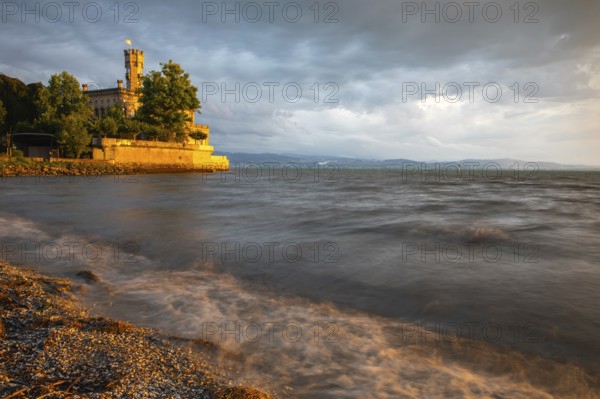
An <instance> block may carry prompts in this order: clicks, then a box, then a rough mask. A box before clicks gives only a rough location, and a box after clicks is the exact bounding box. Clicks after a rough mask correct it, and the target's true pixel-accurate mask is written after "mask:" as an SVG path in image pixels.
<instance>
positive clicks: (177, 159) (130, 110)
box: [82, 49, 229, 170]
mask: <svg viewBox="0 0 600 399" xmlns="http://www.w3.org/2000/svg"><path fill="white" fill-rule="evenodd" d="M124 52H125V79H126V83H127V86H126V87H123V81H122V80H118V81H117V87H116V88H111V89H100V90H89V87H88V85H86V84H84V85H82V88H83V92H84V93H85V94H86V95H87V96H88V98H89V101H90V104H91V105H92V107H93V108H94V112H95V114H96V116H97V117H98V118H102V117H104V116H105V115H106V114H107V112H108V110H109V108H111V107H113V106H114V105H118V106H119V107H120V108H121V109H122V110H123V113H124V114H125V116H126V117H128V118H131V117H133V116H134V115H135V113H136V111H137V110H138V108H139V106H140V94H139V89H140V88H141V86H142V80H143V76H144V52H143V51H142V50H138V49H126V50H124ZM188 112H189V114H188V116H189V117H190V119H191V122H190V125H189V126H188V128H189V131H190V132H191V133H196V132H199V133H204V134H205V135H206V138H205V139H204V140H195V139H193V138H191V137H188V140H187V141H186V142H184V143H164V142H157V141H145V140H124V139H113V138H105V137H102V138H94V139H93V141H92V158H93V159H97V160H105V161H113V162H136V163H144V164H163V165H181V166H184V167H185V166H187V167H192V168H195V169H206V170H229V160H228V159H227V158H226V157H223V156H214V155H212V153H213V151H214V148H213V147H212V146H211V145H210V129H209V127H208V126H206V125H198V124H196V123H195V110H190V111H188Z"/></svg>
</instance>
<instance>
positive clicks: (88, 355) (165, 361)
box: [0, 261, 271, 399]
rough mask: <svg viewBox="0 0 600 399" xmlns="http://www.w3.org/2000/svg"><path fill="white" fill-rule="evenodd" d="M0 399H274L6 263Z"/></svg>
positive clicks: (0, 272)
mask: <svg viewBox="0 0 600 399" xmlns="http://www.w3.org/2000/svg"><path fill="white" fill-rule="evenodd" d="M0 309H1V313H0V397H38V396H40V395H43V396H52V397H68V396H71V395H76V396H78V397H81V398H88V397H97V395H98V394H100V395H108V396H111V397H112V396H113V395H114V396H115V397H121V396H125V397H132V396H133V395H134V394H141V395H142V396H144V397H146V395H144V393H146V394H148V396H149V397H167V396H168V397H175V396H176V397H181V398H190V399H191V398H194V399H195V398H204V397H206V398H219V399H221V398H222V399H225V398H229V399H268V398H270V397H271V396H270V395H268V394H265V393H263V392H260V391H258V390H257V389H254V388H250V387H245V386H242V385H236V384H234V383H233V382H232V381H231V380H230V379H229V378H228V377H227V376H225V375H222V374H221V373H219V372H215V371H214V370H213V368H212V367H211V366H209V365H208V363H207V362H206V361H205V359H203V358H202V356H201V355H199V354H197V353H194V352H192V350H191V349H190V348H185V347H182V346H180V345H177V343H178V339H177V338H176V337H167V336H163V335H161V334H159V333H158V332H157V331H155V330H152V329H148V328H139V327H136V326H134V325H132V324H129V323H125V322H121V321H117V320H111V319H109V318H105V317H102V316H98V315H94V314H91V312H89V311H88V310H87V309H85V308H83V307H82V306H81V305H80V304H79V303H78V301H77V300H76V298H75V296H74V295H73V293H72V285H71V281H70V280H68V279H64V278H55V277H47V276H44V275H42V274H39V273H37V272H33V271H29V270H24V269H22V268H19V267H16V266H12V265H10V264H7V263H5V262H2V261H0Z"/></svg>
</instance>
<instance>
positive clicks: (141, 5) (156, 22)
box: [0, 0, 600, 165]
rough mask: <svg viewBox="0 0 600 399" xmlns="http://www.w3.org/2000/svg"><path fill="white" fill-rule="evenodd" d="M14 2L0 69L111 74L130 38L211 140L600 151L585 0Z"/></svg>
mask: <svg viewBox="0 0 600 399" xmlns="http://www.w3.org/2000/svg"><path fill="white" fill-rule="evenodd" d="M23 4H24V3H22V2H21V1H18V2H14V3H13V2H2V4H1V6H2V9H1V13H2V15H1V18H2V20H1V22H0V29H1V32H2V39H1V41H0V54H2V56H1V57H0V72H2V73H5V74H7V75H10V76H14V77H18V78H20V79H21V80H23V81H25V82H26V83H31V82H36V81H42V82H44V83H46V82H47V81H48V79H49V77H50V75H51V74H52V73H57V72H60V71H62V70H67V71H68V72H70V73H72V74H73V75H75V76H76V77H77V79H78V80H79V81H80V82H81V83H88V84H90V85H91V86H92V87H94V85H96V86H98V87H103V88H106V87H114V86H116V81H117V79H124V73H125V72H124V62H123V49H124V48H126V47H127V45H126V44H125V40H126V39H131V40H132V42H133V47H134V48H139V49H142V50H144V51H145V54H146V65H145V72H147V71H150V70H153V69H154V70H158V69H159V68H160V65H159V63H160V62H166V61H168V60H169V59H172V60H173V61H175V62H177V63H179V64H181V66H182V67H183V68H184V70H186V71H187V72H189V74H190V75H191V79H192V82H193V83H194V85H195V86H197V87H198V88H199V98H200V99H201V100H202V102H203V104H202V115H200V116H199V118H198V122H200V123H204V124H208V125H210V126H211V129H212V130H211V131H212V144H213V145H215V147H216V148H217V150H220V151H233V152H275V153H296V154H315V155H336V156H349V157H362V158H376V159H385V158H410V159H416V160H422V161H431V160H458V159H465V158H519V159H523V160H527V161H554V162H561V163H569V164H594V165H598V164H600V23H599V21H600V2H599V1H597V0H589V1H583V0H576V1H564V0H550V1H548V0H539V1H535V2H528V1H520V2H517V3H515V0H509V1H496V2H489V1H480V2H462V1H458V2H448V1H442V2H432V1H428V2H427V6H424V5H423V4H422V2H421V1H419V2H402V1H387V0H386V1H374V2H367V1H364V0H343V1H342V0H340V1H333V2H329V1H327V0H323V1H318V2H315V1H313V0H310V1H306V2H291V1H290V2H287V1H286V0H278V1H271V2H269V1H257V2H248V1H242V2H234V1H228V0H226V1H225V2H222V1H217V2H201V1H197V2H191V1H190V2H186V1H177V0H176V1H164V0H161V1H157V0H151V1H146V0H144V1H143V2H127V1H121V2H117V3H115V1H114V0H110V1H106V2H105V1H96V2H89V1H85V0H83V1H76V2H63V1H62V0H58V1H56V2H39V3H34V2H26V4H27V6H23ZM117 6H118V7H117ZM117 9H118V12H117ZM436 87H438V89H436ZM284 89H285V90H284ZM224 90H226V91H224ZM300 91H301V93H300ZM425 92H427V93H429V94H427V93H425ZM424 94H425V95H424ZM236 97H237V98H236Z"/></svg>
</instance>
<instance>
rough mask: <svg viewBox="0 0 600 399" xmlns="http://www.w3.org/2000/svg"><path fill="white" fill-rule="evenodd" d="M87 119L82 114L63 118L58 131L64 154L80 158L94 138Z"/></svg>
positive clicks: (59, 142)
mask: <svg viewBox="0 0 600 399" xmlns="http://www.w3.org/2000/svg"><path fill="white" fill-rule="evenodd" d="M86 123H87V120H86V119H82V118H81V115H76V114H73V115H69V116H65V117H63V118H62V120H61V124H60V129H59V131H58V144H60V146H61V148H62V149H63V154H64V155H65V156H66V157H69V158H79V157H81V154H82V153H83V152H84V151H85V150H86V148H87V146H88V145H89V144H90V141H91V140H92V135H91V134H89V133H88V131H87V127H86Z"/></svg>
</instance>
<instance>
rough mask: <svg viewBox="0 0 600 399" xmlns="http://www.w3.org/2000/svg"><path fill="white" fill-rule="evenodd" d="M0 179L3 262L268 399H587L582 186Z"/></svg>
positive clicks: (599, 178) (546, 181)
mask: <svg viewBox="0 0 600 399" xmlns="http://www.w3.org/2000/svg"><path fill="white" fill-rule="evenodd" d="M262 169H263V170H262V172H263V174H262V175H259V174H257V170H256V168H248V169H244V168H236V169H235V170H234V171H232V172H230V173H228V174H214V175H201V174H168V175H148V176H133V177H122V176H121V177H110V176H104V177H97V178H84V177H77V178H73V177H59V178H39V177H38V178H35V177H27V178H6V179H2V180H0V245H1V247H0V249H1V251H2V252H1V255H2V259H3V260H6V261H10V262H13V263H15V264H22V265H28V266H30V267H34V268H36V269H40V270H42V271H44V272H47V273H52V274H57V275H60V276H68V277H71V278H73V279H74V280H75V281H76V282H77V283H78V284H84V285H86V284H85V283H84V282H83V280H81V279H80V278H78V277H77V276H76V273H78V272H80V271H82V270H89V271H92V272H93V273H95V274H96V275H97V276H98V277H99V279H100V281H99V282H98V283H96V284H93V285H89V286H87V285H86V286H87V288H86V289H83V290H80V291H79V295H80V297H81V299H82V300H83V301H84V302H85V303H86V304H88V305H90V306H92V307H94V308H95V309H96V310H97V311H98V312H100V313H102V314H105V315H108V316H111V317H116V318H120V319H124V320H129V321H132V322H134V323H136V324H138V325H143V326H149V327H155V328H158V329H160V330H161V331H163V332H165V333H167V334H172V335H177V336H181V337H185V338H191V339H203V340H207V341H210V342H213V343H215V344H217V345H218V346H219V347H220V348H222V350H221V351H219V352H218V353H217V354H215V355H214V356H216V357H217V359H216V361H218V362H220V363H221V364H222V365H224V367H229V366H231V367H232V368H233V369H234V370H233V372H234V373H235V374H236V375H238V378H239V380H240V381H245V382H248V381H250V382H252V383H255V384H256V385H258V386H260V387H267V388H270V389H272V390H273V391H275V392H278V394H279V395H280V396H281V397H299V398H364V397H372V398H399V397H497V398H499V397H511V398H512V397H523V398H532V397H551V395H555V396H572V397H599V396H600V381H599V378H598V375H600V357H599V356H598V354H599V353H600V245H599V244H600V173H591V172H588V173H586V172H536V173H528V174H519V175H516V174H515V173H513V172H514V171H509V172H506V171H505V173H503V176H502V177H500V176H498V175H497V174H494V175H490V174H489V173H484V172H477V171H474V174H473V175H472V176H461V177H456V176H454V177H453V178H450V177H448V176H447V175H439V174H438V175H435V173H433V174H432V173H430V174H429V175H427V174H425V175H419V174H408V175H407V174H403V173H401V171H393V170H338V169H337V168H334V167H332V166H329V167H328V166H327V165H321V166H314V167H310V168H309V167H306V168H300V167H297V166H294V167H287V168H285V169H271V168H270V167H263V168H262Z"/></svg>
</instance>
